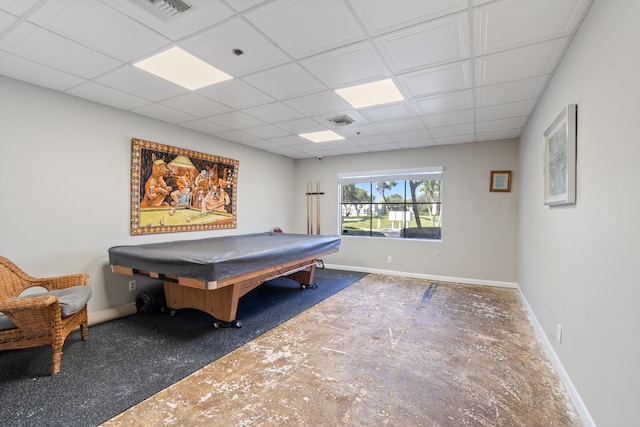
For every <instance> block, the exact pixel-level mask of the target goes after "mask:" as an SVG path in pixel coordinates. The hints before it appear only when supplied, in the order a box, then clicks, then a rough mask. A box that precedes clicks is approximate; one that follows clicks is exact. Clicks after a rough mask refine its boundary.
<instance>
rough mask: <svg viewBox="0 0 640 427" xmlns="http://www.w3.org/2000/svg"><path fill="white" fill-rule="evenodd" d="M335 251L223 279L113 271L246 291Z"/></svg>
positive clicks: (125, 269) (126, 269)
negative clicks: (234, 287)
mask: <svg viewBox="0 0 640 427" xmlns="http://www.w3.org/2000/svg"><path fill="white" fill-rule="evenodd" d="M335 252H338V248H335V249H331V250H328V251H325V252H321V253H318V254H314V255H310V256H307V257H304V258H301V259H298V260H295V261H289V262H285V263H282V264H276V265H271V266H267V267H264V268H260V269H258V270H254V271H249V272H246V273H241V274H237V275H235V276H231V277H227V278H224V279H221V280H214V281H210V282H206V281H203V280H198V279H193V278H191V277H178V276H171V275H165V274H161V273H157V272H153V271H146V270H138V269H135V268H132V267H124V266H121V265H115V264H112V265H111V271H112V272H114V273H119V274H125V275H128V276H133V275H134V274H139V275H143V276H148V277H151V278H153V279H159V280H162V281H163V282H173V283H178V284H179V285H181V286H188V287H191V288H196V289H204V290H213V289H220V288H223V287H225V286H229V285H234V284H236V285H240V286H241V287H243V288H244V287H250V289H248V290H247V291H246V292H248V291H249V290H251V289H253V288H255V286H251V284H255V285H256V286H257V285H260V284H262V283H264V282H266V281H269V280H273V279H276V278H278V277H282V276H289V275H293V274H295V273H297V272H299V271H302V270H305V269H307V268H308V267H310V266H312V265H315V262H316V260H317V259H318V258H320V257H322V256H325V255H329V254H332V253H335ZM298 276H299V275H298ZM296 277H297V276H296ZM294 280H295V279H294ZM303 284H307V285H309V284H310V283H303ZM246 292H243V293H242V295H244V294H245V293H246Z"/></svg>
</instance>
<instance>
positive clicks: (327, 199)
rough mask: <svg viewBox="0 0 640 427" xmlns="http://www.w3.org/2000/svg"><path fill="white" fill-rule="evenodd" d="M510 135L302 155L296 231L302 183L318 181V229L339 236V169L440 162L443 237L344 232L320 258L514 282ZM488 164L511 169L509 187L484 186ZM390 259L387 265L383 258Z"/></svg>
mask: <svg viewBox="0 0 640 427" xmlns="http://www.w3.org/2000/svg"><path fill="white" fill-rule="evenodd" d="M517 163H518V142H517V141H516V140H506V141H492V142H477V143H471V144H460V145H448V146H436V147H427V148H422V149H411V150H401V151H397V152H382V153H368V154H365V155H348V156H338V157H325V158H323V159H322V160H317V159H306V160H300V161H298V162H297V163H296V177H297V179H296V186H295V191H296V205H295V213H296V215H295V224H296V231H297V232H302V233H304V232H305V231H306V200H305V193H306V183H307V182H312V183H313V185H314V191H315V183H316V182H320V190H321V191H322V192H325V194H324V195H323V196H321V203H320V206H321V212H320V217H321V227H320V229H321V231H322V233H323V234H328V233H332V234H340V230H339V228H338V225H339V222H338V221H339V216H338V215H339V207H338V204H339V201H338V174H339V173H348V172H362V171H372V170H389V169H401V168H403V167H405V168H418V167H425V166H426V167H429V166H443V167H444V178H443V220H442V242H433V241H431V242H430V241H419V240H410V239H388V238H367V237H355V236H343V238H342V245H341V249H340V251H339V252H338V253H336V254H333V255H331V256H329V257H327V258H326V259H325V262H326V263H329V264H332V265H336V266H337V265H340V266H343V267H346V268H352V269H365V270H366V271H380V270H383V271H385V272H390V273H400V274H410V275H414V276H417V277H423V276H424V277H440V278H450V279H454V280H455V279H459V280H464V281H466V282H468V283H469V282H471V283H485V284H499V285H508V286H510V285H514V284H515V282H516V279H517V221H518V193H519V182H520V178H519V171H518V170H517V169H518V166H517ZM491 170H512V171H513V184H512V190H511V192H510V193H496V192H493V193H492V192H490V191H489V181H490V176H491ZM388 256H391V257H392V263H391V264H389V263H387V257H388Z"/></svg>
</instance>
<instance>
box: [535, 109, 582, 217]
mask: <svg viewBox="0 0 640 427" xmlns="http://www.w3.org/2000/svg"><path fill="white" fill-rule="evenodd" d="M577 111H578V106H577V105H576V104H569V105H567V106H566V107H565V108H564V109H563V110H562V112H561V113H560V114H559V115H558V117H556V119H555V120H554V121H553V123H552V124H551V126H549V128H547V130H546V131H545V133H544V156H543V157H544V204H545V205H562V204H570V203H575V202H576V132H577V121H576V119H577Z"/></svg>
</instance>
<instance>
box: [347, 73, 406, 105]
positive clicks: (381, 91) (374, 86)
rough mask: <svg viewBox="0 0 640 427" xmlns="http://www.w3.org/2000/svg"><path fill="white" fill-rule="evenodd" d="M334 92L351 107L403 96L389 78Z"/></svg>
mask: <svg viewBox="0 0 640 427" xmlns="http://www.w3.org/2000/svg"><path fill="white" fill-rule="evenodd" d="M336 93H337V94H338V95H340V96H341V97H343V98H344V99H345V101H347V102H348V103H349V104H351V105H352V106H353V108H364V107H371V106H374V105H381V104H389V103H391V102H397V101H404V97H403V96H402V94H401V93H400V91H399V90H398V88H397V87H396V85H395V84H394V83H393V80H391V79H387V80H380V81H379V82H373V83H365V84H363V85H358V86H352V87H346V88H344V89H336Z"/></svg>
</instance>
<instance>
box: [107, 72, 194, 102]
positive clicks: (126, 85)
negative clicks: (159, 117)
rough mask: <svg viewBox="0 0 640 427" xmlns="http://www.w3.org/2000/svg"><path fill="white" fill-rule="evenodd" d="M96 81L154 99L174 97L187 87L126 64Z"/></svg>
mask: <svg viewBox="0 0 640 427" xmlns="http://www.w3.org/2000/svg"><path fill="white" fill-rule="evenodd" d="M95 81H96V82H98V83H102V84H104V85H106V86H109V87H112V88H114V89H118V90H120V91H123V92H127V93H130V94H132V95H136V96H139V97H141V98H144V99H149V100H152V101H161V100H163V99H167V98H173V97H175V96H178V95H180V94H183V93H187V92H188V91H187V89H185V88H183V87H181V86H178V85H176V84H173V83H171V82H169V81H167V80H164V79H161V78H160V77H156V76H154V75H153V74H150V73H147V72H146V71H142V70H140V69H138V68H135V67H132V66H125V67H122V68H119V69H117V70H115V71H113V72H110V73H108V74H105V75H103V76H100V77H98V78H96V79H95Z"/></svg>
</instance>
